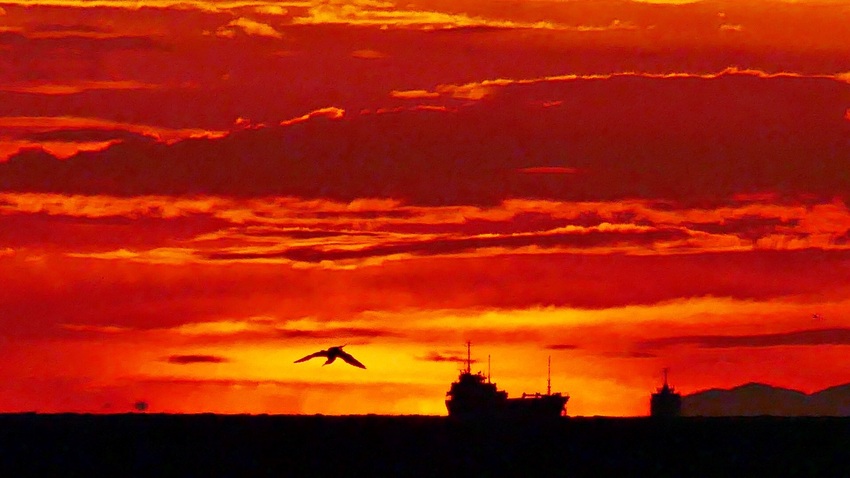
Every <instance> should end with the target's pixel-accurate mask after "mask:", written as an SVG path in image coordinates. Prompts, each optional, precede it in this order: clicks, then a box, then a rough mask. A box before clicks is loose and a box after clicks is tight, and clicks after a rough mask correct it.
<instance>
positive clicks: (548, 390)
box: [546, 355, 552, 395]
mask: <svg viewBox="0 0 850 478" xmlns="http://www.w3.org/2000/svg"><path fill="white" fill-rule="evenodd" d="M546 395H552V356H551V355H550V356H549V370H548V372H547V374H546Z"/></svg>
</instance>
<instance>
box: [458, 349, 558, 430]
mask: <svg viewBox="0 0 850 478" xmlns="http://www.w3.org/2000/svg"><path fill="white" fill-rule="evenodd" d="M471 345H472V344H471V343H469V342H467V344H466V369H464V370H461V372H460V374H459V376H458V379H457V381H456V382H454V383H452V385H451V388H450V389H449V391H448V392H446V408H447V409H448V412H449V416H450V417H460V418H487V417H522V418H524V417H529V418H532V417H558V416H561V415H566V413H567V411H566V404H567V400H569V398H570V397H569V395H562V394H561V393H558V392H556V393H552V390H551V383H552V381H551V359H550V374H549V380H548V382H547V387H546V393H545V394H542V393H523V394H522V396H521V397H518V398H508V393H507V392H505V391H503V390H499V389H498V387H496V384H495V383H492V382H491V381H490V377H489V376H488V377H485V376H484V375H483V374H482V373H481V372H478V373H475V374H473V373H472V356H471Z"/></svg>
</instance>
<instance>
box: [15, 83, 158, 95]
mask: <svg viewBox="0 0 850 478" xmlns="http://www.w3.org/2000/svg"><path fill="white" fill-rule="evenodd" d="M163 87H164V85H158V84H153V83H143V82H140V81H134V80H100V81H77V82H73V83H15V84H0V91H8V92H10V93H31V94H38V95H73V94H77V93H82V92H84V91H92V90H153V89H158V88H163Z"/></svg>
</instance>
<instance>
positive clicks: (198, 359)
mask: <svg viewBox="0 0 850 478" xmlns="http://www.w3.org/2000/svg"><path fill="white" fill-rule="evenodd" d="M165 360H166V362H168V363H173V364H178V365H190V364H196V363H223V362H229V360H228V359H226V358H224V357H220V356H218V355H171V356H169V357H168V358H166V359H165Z"/></svg>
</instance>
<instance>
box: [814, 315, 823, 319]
mask: <svg viewBox="0 0 850 478" xmlns="http://www.w3.org/2000/svg"><path fill="white" fill-rule="evenodd" d="M812 318H813V319H815V320H818V319H822V318H823V316H822V315H820V314H812Z"/></svg>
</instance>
